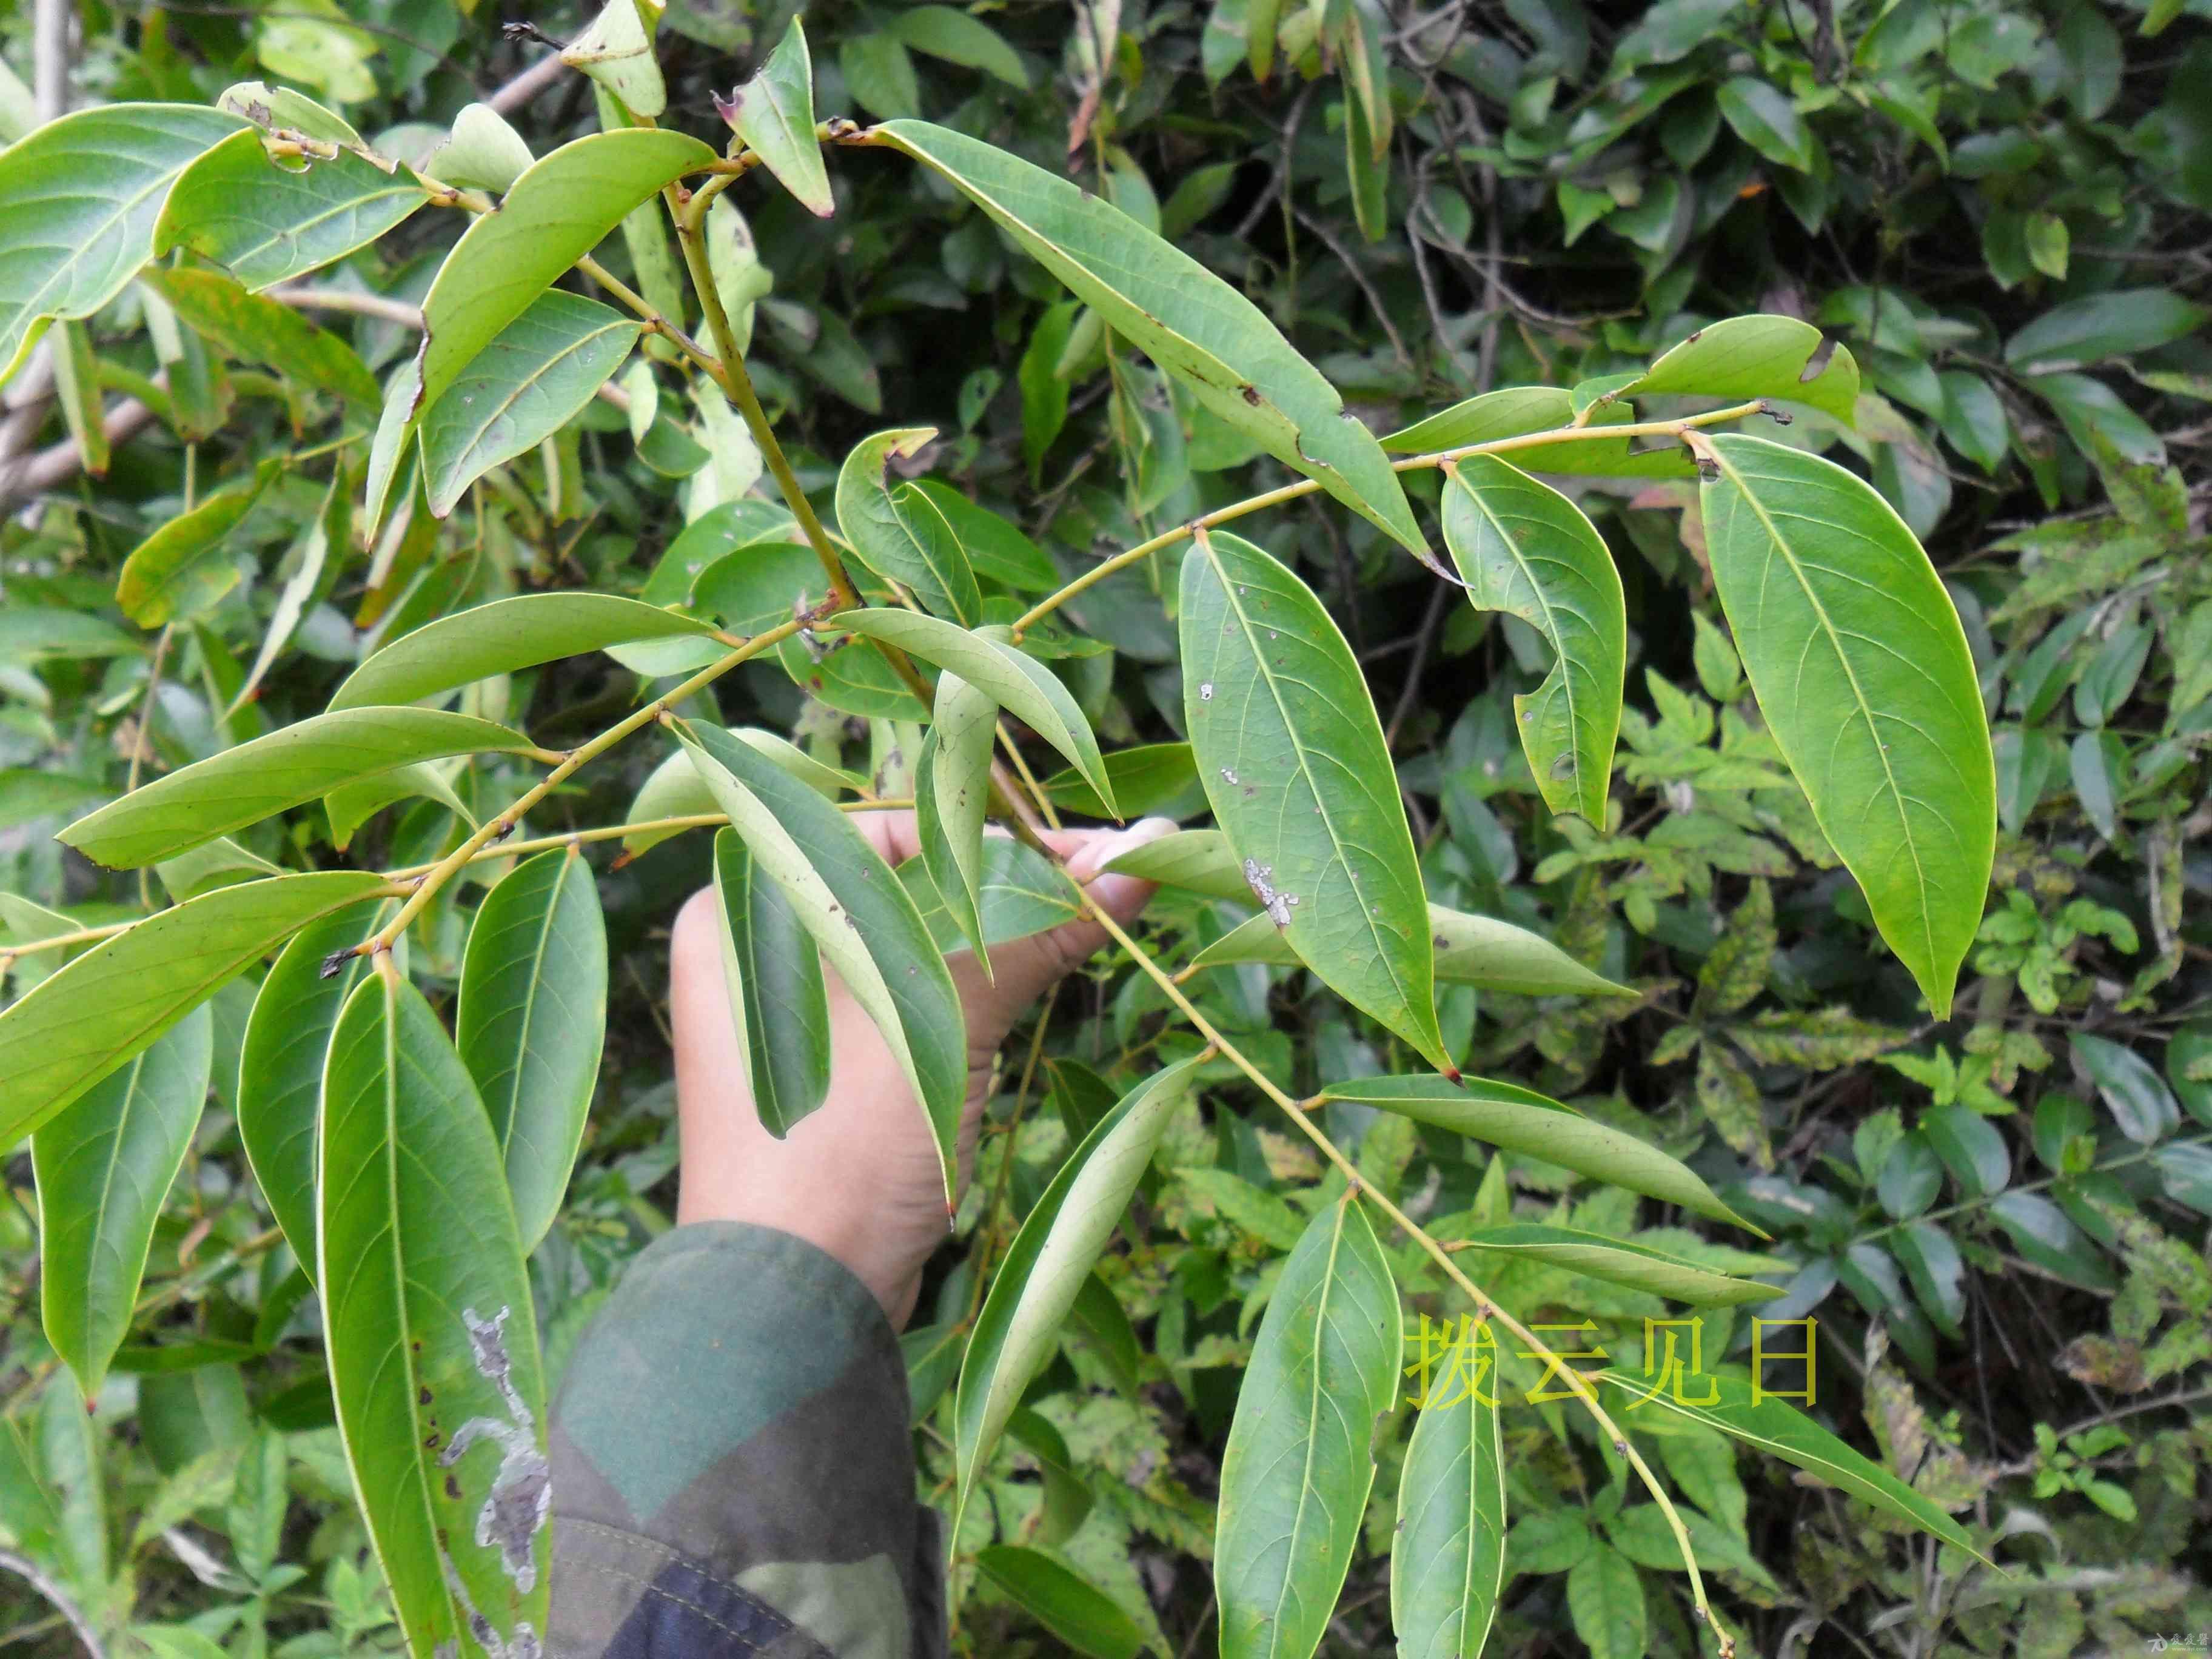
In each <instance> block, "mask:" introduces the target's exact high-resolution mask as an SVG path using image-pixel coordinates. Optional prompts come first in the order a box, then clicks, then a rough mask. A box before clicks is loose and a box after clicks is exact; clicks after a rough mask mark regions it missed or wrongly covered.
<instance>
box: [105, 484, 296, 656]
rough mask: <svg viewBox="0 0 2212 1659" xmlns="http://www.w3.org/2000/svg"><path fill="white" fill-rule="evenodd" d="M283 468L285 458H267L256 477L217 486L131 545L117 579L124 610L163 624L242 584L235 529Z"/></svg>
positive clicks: (151, 624)
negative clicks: (230, 543)
mask: <svg viewBox="0 0 2212 1659" xmlns="http://www.w3.org/2000/svg"><path fill="white" fill-rule="evenodd" d="M282 471H283V463H282V462H281V461H276V460H267V461H264V462H262V463H261V465H258V466H257V467H255V468H254V469H253V475H252V477H249V478H246V479H245V480H243V481H241V482H240V483H235V484H233V485H232V486H231V487H230V488H229V489H222V490H217V491H216V493H215V494H214V495H210V496H209V497H208V498H207V499H206V500H205V501H202V502H201V503H200V504H199V505H198V506H197V507H194V508H192V509H191V512H189V513H179V514H178V515H177V516H176V517H175V518H173V519H172V520H169V521H168V523H167V524H165V525H163V526H161V528H160V529H159V530H156V531H155V532H154V533H153V534H152V535H150V536H149V537H147V538H146V539H145V540H144V541H143V542H141V543H139V544H138V545H137V547H135V548H133V549H131V556H130V557H129V558H127V559H125V560H124V562H123V568H122V570H121V572H120V573H118V575H117V576H116V579H115V603H116V604H117V605H119V606H121V607H122V611H123V614H124V615H125V616H126V617H130V618H131V621H133V622H135V623H137V624H138V625H139V626H140V627H141V628H159V627H161V625H162V624H163V623H169V622H173V621H175V620H176V619H177V618H179V617H185V618H186V619H188V620H189V619H190V618H191V617H196V616H197V615H198V614H199V613H200V612H201V611H205V610H206V609H207V608H208V607H209V606H210V605H213V604H214V603H215V602H216V600H217V599H221V598H222V596H223V595H224V594H226V593H228V592H230V590H231V589H232V588H234V587H235V586H238V577H239V571H238V564H237V561H236V560H235V559H234V558H233V557H232V556H231V552H230V549H229V546H228V538H229V536H230V532H232V531H234V530H235V529H237V528H238V526H239V525H240V522H241V521H242V520H244V519H245V517H246V514H247V513H250V512H252V510H253V504H254V503H255V502H256V501H259V500H260V499H261V493H262V491H264V489H268V488H269V486H270V484H271V483H274V482H275V480H276V476H277V474H278V473H280V472H282Z"/></svg>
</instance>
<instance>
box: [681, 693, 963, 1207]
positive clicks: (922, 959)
mask: <svg viewBox="0 0 2212 1659" xmlns="http://www.w3.org/2000/svg"><path fill="white" fill-rule="evenodd" d="M678 736H679V737H680V738H682V739H683V741H684V748H685V750H687V752H689V753H690V757H691V763H692V764H693V765H694V766H696V767H697V768H698V769H699V775H700V776H701V777H702V778H704V779H705V780H706V781H707V787H708V789H709V790H711V791H712V792H713V793H714V799H715V802H716V804H717V805H720V807H721V809H722V811H725V812H726V813H728V814H729V817H730V826H731V828H732V829H735V830H736V831H737V832H738V835H739V836H742V837H743V838H744V843H745V847H746V848H747V850H748V851H750V853H751V854H752V855H753V857H754V858H755V859H756V860H758V861H759V863H760V866H761V867H762V868H763V870H764V871H766V872H767V873H768V876H769V879H770V880H772V881H774V882H775V884H776V885H777V886H778V887H779V888H780V889H781V890H782V892H783V896H784V897H785V898H786V899H787V901H788V902H789V903H790V905H791V908H792V909H793V911H794V912H795V913H796V914H797V915H798V917H799V922H800V924H801V925H802V926H803V927H805V929H806V931H807V932H808V933H811V934H812V935H813V936H814V942H815V943H816V944H817V945H820V946H821V947H822V954H823V956H825V957H828V958H829V965H830V966H831V967H833V968H835V969H836V970H837V976H838V977H839V978H840V979H842V981H844V982H845V987H846V988H847V989H848V991H850V992H851V993H852V994H853V1000H854V1001H855V1002H857V1003H859V1004H860V1006H861V1007H862V1008H863V1009H865V1010H866V1012H867V1015H868V1018H870V1019H872V1020H873V1021H874V1022H875V1026H876V1030H878V1032H880V1033H881V1034H882V1036H883V1039H884V1043H885V1044H886V1045H887V1046H888V1047H889V1048H890V1051H891V1054H892V1057H893V1058H894V1059H895V1060H897V1062H898V1066H899V1070H900V1071H901V1072H902V1073H903V1074H904V1075H905V1078H906V1081H907V1086H908V1088H909V1089H911V1090H912V1091H914V1097H915V1104H916V1105H917V1106H918V1107H919V1109H921V1114H922V1116H923V1117H924V1118H925V1119H926V1120H927V1121H928V1124H929V1127H930V1133H931V1134H932V1135H933V1137H934V1138H935V1139H936V1141H937V1147H938V1156H939V1161H940V1163H941V1164H942V1165H943V1170H944V1176H945V1209H946V1211H947V1212H948V1213H950V1212H951V1207H952V1203H953V1194H954V1182H955V1181H956V1180H957V1173H958V1172H957V1168H956V1165H955V1157H956V1148H955V1144H954V1142H955V1138H956V1136H957V1133H958V1130H959V1127H960V1109H961V1107H962V1105H963V1103H965V1101H966V1099H967V1097H968V1054H967V1042H966V1039H965V1036H964V1033H965V1031H966V1029H967V1027H966V1024H965V1022H964V1020H963V1018H962V1016H961V1012H960V994H959V993H958V992H957V990H955V989H954V988H953V984H952V975H951V972H950V971H949V970H948V969H946V968H945V957H943V956H942V955H941V954H940V953H939V950H938V947H937V945H936V943H935V941H933V939H931V938H930V936H929V929H928V927H927V925H926V924H925V923H924V922H923V921H922V919H921V912H920V911H919V910H917V909H916V908H915V902H914V900H913V899H912V898H911V897H910V896H908V893H907V890H906V888H905V887H904V886H903V885H902V884H901V883H900V882H899V881H898V879H897V878H896V877H895V876H893V875H892V873H891V871H890V866H888V865H886V864H885V863H884V860H883V859H882V857H881V856H880V855H879V854H878V853H877V851H876V849H875V848H873V847H871V846H870V845H869V844H868V842H867V841H866V839H865V838H864V837H863V836H861V834H860V831H859V830H858V829H854V827H853V825H852V824H851V823H848V822H847V821H846V818H845V815H844V814H843V813H842V812H840V811H838V810H837V809H836V807H834V806H832V805H830V804H829V802H828V801H826V800H824V799H822V797H821V796H820V795H818V794H817V793H814V792H813V791H812V790H811V789H809V788H808V787H806V786H805V784H803V783H801V782H799V781H798V780H797V779H795V778H793V776H792V775H790V774H789V773H787V772H786V771H784V770H783V769H782V768H781V767H779V766H778V765H776V763H775V762H774V761H772V760H769V758H767V757H765V756H763V755H762V754H761V753H760V751H759V750H756V749H754V748H752V747H751V746H750V745H749V744H744V743H742V742H740V741H738V739H737V738H734V737H732V735H731V734H730V733H728V732H722V731H719V730H717V729H715V728H714V727H713V726H703V725H702V726H678Z"/></svg>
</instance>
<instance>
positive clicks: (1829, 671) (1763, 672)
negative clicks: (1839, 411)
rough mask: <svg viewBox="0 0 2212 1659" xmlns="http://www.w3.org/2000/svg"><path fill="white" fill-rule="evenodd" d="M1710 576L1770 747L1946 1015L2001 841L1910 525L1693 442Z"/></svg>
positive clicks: (1950, 622)
mask: <svg viewBox="0 0 2212 1659" xmlns="http://www.w3.org/2000/svg"><path fill="white" fill-rule="evenodd" d="M1701 452H1702V453H1706V454H1709V455H1711V458H1712V467H1711V476H1709V477H1707V479H1706V481H1705V483H1704V484H1703V485H1702V486H1701V489H1700V492H1699V493H1700V496H1701V504H1702V507H1703V510H1704V516H1705V537H1706V542H1707V544H1708V547H1709V549H1710V551H1711V561H1712V569H1713V580H1714V582H1715V584H1716V585H1717V587H1718V588H1719V590H1720V598H1721V604H1722V605H1723V608H1724V609H1725V610H1726V611H1727V612H1728V618H1729V628H1730V629H1731V631H1732V632H1733V633H1734V635H1735V642H1736V647H1737V649H1738V650H1739V651H1740V652H1741V654H1742V657H1743V664H1744V669H1745V671H1746V672H1747V674H1748V675H1749V677H1750V679H1751V684H1752V690H1753V691H1754V692H1756V693H1757V694H1758V697H1759V708H1760V709H1761V710H1762V712H1763V713H1764V714H1765V716H1766V720H1767V723H1768V725H1769V726H1771V729H1772V731H1773V733H1774V737H1775V739H1776V741H1777V742H1778V744H1780V745H1781V748H1782V751H1783V753H1784V756H1785V757H1788V758H1789V760H1790V766H1791V769H1793V770H1794V771H1795V772H1796V774H1797V776H1798V780H1799V781H1800V782H1802V784H1803V785H1804V787H1805V793H1806V794H1807V796H1808V799H1810V800H1811V802H1812V805H1813V811H1814V816H1815V817H1817V818H1818V820H1819V821H1820V828H1821V829H1822V830H1823V831H1824V832H1825V833H1826V836H1827V838H1828V840H1829V842H1830V843H1831V844H1832V846H1833V847H1834V848H1835V850H1836V852H1837V854H1838V855H1839V856H1840V857H1841V858H1842V859H1843V860H1844V864H1845V865H1846V866H1849V868H1850V872H1851V873H1852V875H1854V876H1855V877H1857V878H1858V883H1859V885H1860V887H1861V888H1862V889H1863V890H1864V891H1865V893H1866V896H1867V902H1868V905H1869V908H1871V909H1872V911H1873V912H1874V918H1875V923H1876V925H1877V926H1878V927H1880V928H1881V933H1882V937H1883V938H1884V939H1887V941H1888V942H1889V945H1890V948H1891V949H1892V950H1893V951H1896V952H1897V954H1898V956H1899V958H1900V959H1901V960H1902V961H1903V962H1904V963H1905V966H1906V967H1907V968H1909V969H1911V971H1912V975H1913V977H1914V978H1915V979H1916V980H1917V981H1919V983H1920V988H1921V990H1922V992H1923V994H1925V995H1926V997H1927V999H1928V1002H1929V1007H1930V1008H1931V1009H1932V1010H1933V1011H1934V1012H1935V1014H1936V1018H1939V1019H1940V1018H1944V1017H1945V1016H1947V1015H1948V1012H1950V1006H1951V993H1952V987H1953V983H1954V981H1955V979H1956V978H1957V975H1958V970H1959V964H1960V962H1961V961H1962V960H1963V959H1964V958H1965V957H1966V951H1967V948H1968V947H1969V946H1970V945H1972V943H1973V938H1974V933H1975V930H1976V929H1977V928H1978V927H1979V926H1980V922H1981V916H1982V908H1983V902H1984V896H1985V895H1986V894H1987V892H1988V890H1989V880H1990V864H1991V861H1992V858H1993V856H1994V854H1995V849H1996V760H1995V758H1994V757H1993V756H1992V755H1991V753H1990V736H1989V726H1988V723H1987V721H1986V720H1984V717H1983V713H1982V699H1981V692H1980V690H1979V687H1978V684H1977V681H1976V678H1975V673H1974V663H1973V656H1972V653H1971V652H1970V651H1969V650H1968V648H1967V645H1966V630H1965V629H1963V628H1962V627H1961V626H1960V622H1959V614H1958V612H1957V611H1955V610H1954V608H1953V607H1952V604H1951V599H1950V596H1949V594H1948V593H1947V592H1945V591H1944V588H1943V584H1942V580H1940V579H1939V578H1938V577H1937V576H1936V572H1935V570H1934V568H1932V567H1931V566H1930V565H1929V562H1928V556H1927V555H1926V554H1925V553H1923V551H1922V550H1921V549H1920V544H1918V543H1917V541H1915V540H1914V539H1913V537H1912V532H1911V531H1910V530H1908V529H1906V528H1905V524H1904V521H1903V520H1900V519H1899V517H1898V516H1897V514H1896V513H1894V512H1893V511H1891V509H1890V507H1889V506H1888V504H1887V502H1885V501H1883V500H1882V499H1881V496H1880V495H1876V494H1875V491H1874V489H1873V488H1872V487H1871V486H1870V485H1869V484H1867V483H1865V482H1863V480H1861V479H1860V478H1858V477H1855V476H1854V475H1853V474H1851V473H1850V472H1847V471H1844V469H1843V468H1842V467H1840V466H1838V465H1835V464H1834V463H1833V462H1832V461H1826V460H1823V459H1820V458H1819V457H1818V456H1814V455H1808V454H1806V453H1803V452H1802V451H1801V450H1795V449H1789V448H1785V447H1784V446H1782V445H1780V444H1777V443H1771V442H1769V441H1766V440H1765V439H1763V438H1747V437H1740V436H1723V437H1718V438H1715V439H1712V440H1710V441H1706V442H1705V443H1704V444H1703V445H1702V446H1701Z"/></svg>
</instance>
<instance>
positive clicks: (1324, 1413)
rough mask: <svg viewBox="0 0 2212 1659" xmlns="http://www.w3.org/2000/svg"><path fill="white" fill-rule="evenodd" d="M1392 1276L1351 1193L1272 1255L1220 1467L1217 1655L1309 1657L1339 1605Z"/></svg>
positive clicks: (1383, 1366)
mask: <svg viewBox="0 0 2212 1659" xmlns="http://www.w3.org/2000/svg"><path fill="white" fill-rule="evenodd" d="M1399 1341H1400V1329H1399V1314H1398V1291H1397V1286H1396V1285H1395V1284H1393V1283H1392V1282H1391V1279H1390V1264H1389V1261H1387V1260H1386V1259H1385V1258H1384V1256H1383V1248H1382V1246H1381V1245H1379V1244H1377V1243H1376V1241H1375V1231H1374V1229H1373V1228H1371V1227H1370V1226H1369V1225H1367V1217H1366V1215H1365V1213H1364V1212H1363V1211H1362V1210H1361V1209H1360V1207H1359V1206H1358V1203H1357V1202H1355V1201H1353V1200H1352V1199H1351V1198H1349V1197H1348V1196H1347V1197H1346V1198H1345V1199H1343V1200H1339V1201H1337V1202H1334V1203H1331V1204H1327V1205H1324V1206H1322V1209H1321V1211H1320V1212H1318V1213H1317V1214H1316V1216H1315V1217H1314V1218H1313V1220H1312V1222H1311V1224H1310V1225H1309V1226H1308V1227H1307V1229H1306V1232H1305V1237H1303V1238H1301V1239H1300V1240H1299V1241H1298V1247H1297V1249H1295V1250H1293V1251H1291V1254H1290V1256H1289V1258H1288V1259H1287V1260H1286V1261H1285V1262H1284V1264H1283V1272H1282V1276H1281V1277H1280V1278H1279V1279H1277V1280H1276V1282H1275V1290H1274V1294H1273V1296H1272V1297H1270V1298H1269V1299H1268V1303H1267V1316H1266V1317H1265V1318H1263V1319H1262V1320H1261V1323H1260V1335H1259V1339H1258V1340H1257V1341H1256V1342H1255V1344H1254V1346H1253V1350H1252V1364H1251V1367H1250V1369H1249V1370H1247V1371H1246V1372H1245V1374H1244V1383H1243V1389H1242V1390H1241V1391H1240V1392H1239V1393H1238V1395H1237V1415H1236V1417H1235V1419H1234V1420H1233V1421H1232V1422H1231V1425H1230V1428H1229V1445H1228V1449H1227V1451H1226V1452H1225V1455H1223V1458H1222V1463H1221V1510H1220V1521H1219V1523H1218V1540H1217V1542H1216V1544H1215V1553H1214V1560H1213V1586H1214V1592H1215V1594H1216V1595H1218V1597H1219V1598H1220V1602H1221V1654H1222V1659H1310V1655H1311V1654H1312V1653H1313V1651H1314V1650H1315V1649H1316V1647H1318V1646H1319V1645H1320V1644H1321V1638H1322V1632H1324V1631H1325V1630H1326V1629H1327V1628H1328V1621H1329V1619H1330V1617H1331V1616H1332V1615H1333V1614H1334V1613H1335V1611H1336V1599H1337V1596H1338V1594H1339V1593H1340V1591H1341V1590H1342V1589H1343V1588H1344V1575H1345V1572H1346V1570H1347V1569H1348V1568H1349V1567H1350V1566H1351V1565H1352V1549H1353V1547H1354V1546H1356V1545H1357V1544H1358V1541H1359V1528H1360V1519H1361V1516H1363V1514H1364V1511H1365V1510H1366V1508H1367V1493H1368V1490H1369V1488H1370V1486H1373V1484H1374V1481H1375V1458H1374V1453H1373V1449H1372V1446H1371V1444H1370V1442H1371V1441H1372V1439H1373V1437H1374V1434H1375V1424H1376V1419H1378V1418H1380V1417H1382V1416H1383V1414H1384V1413H1387V1412H1388V1411H1389V1409H1390V1404H1391V1401H1392V1398H1393V1397H1394V1395H1395V1394H1396V1392H1397V1388H1398V1354H1399Z"/></svg>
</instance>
